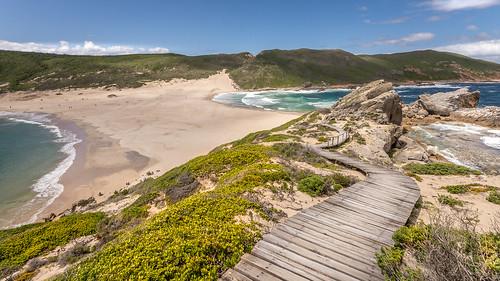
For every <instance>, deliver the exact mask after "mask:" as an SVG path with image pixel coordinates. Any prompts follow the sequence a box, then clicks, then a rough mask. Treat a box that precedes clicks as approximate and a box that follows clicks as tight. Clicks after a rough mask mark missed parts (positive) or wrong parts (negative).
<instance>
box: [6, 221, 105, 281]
mask: <svg viewBox="0 0 500 281" xmlns="http://www.w3.org/2000/svg"><path fill="white" fill-rule="evenodd" d="M104 217H105V215H104V214H103V213H86V214H80V213H77V214H72V215H69V216H65V217H62V218H61V219H59V220H56V221H52V222H44V223H35V224H28V225H24V226H21V227H17V228H13V229H7V230H0V274H1V275H0V276H2V277H5V276H6V275H7V274H9V273H11V272H13V271H15V270H16V269H17V268H19V267H20V266H21V265H23V264H24V263H26V262H27V261H28V260H29V259H31V258H34V257H37V256H40V255H43V254H45V253H47V252H49V251H51V250H53V249H55V248H56V247H57V246H61V245H65V244H67V243H68V242H69V241H71V240H73V239H75V238H78V237H81V236H86V235H91V234H95V233H96V231H97V225H98V224H99V223H100V222H101V221H102V220H103V219H104Z"/></svg>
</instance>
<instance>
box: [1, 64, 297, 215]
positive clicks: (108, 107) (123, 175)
mask: <svg viewBox="0 0 500 281" xmlns="http://www.w3.org/2000/svg"><path fill="white" fill-rule="evenodd" d="M235 90H236V89H235V87H234V84H233V82H232V80H231V79H230V78H229V76H228V75H227V74H226V73H219V74H216V75H213V76H210V77H209V78H206V79H199V80H173V81H170V82H154V83H149V84H147V85H145V86H143V87H140V88H133V89H122V90H119V89H111V90H110V89H102V88H100V89H81V90H60V91H43V92H31V93H9V94H4V95H1V96H0V111H11V112H44V113H50V114H54V116H55V117H56V118H57V119H58V120H59V121H58V122H59V124H60V125H61V126H62V127H63V128H65V129H69V130H73V131H75V130H76V131H77V132H76V133H77V135H79V136H80V137H81V138H83V139H84V141H83V142H81V143H80V144H77V145H76V148H77V156H76V160H75V162H74V164H73V166H72V167H71V168H70V169H69V170H68V172H67V173H66V174H65V175H64V176H63V177H62V178H61V183H63V185H64V191H63V193H62V194H61V195H60V196H59V197H58V198H57V199H56V200H55V201H54V202H53V203H52V204H51V205H50V206H49V207H48V208H47V209H46V210H45V211H44V212H43V214H42V215H41V216H40V217H44V216H47V215H48V214H50V213H51V212H54V213H58V212H61V211H63V210H64V209H66V208H69V207H71V205H72V204H73V203H74V202H76V201H78V200H80V199H86V198H88V197H90V196H93V197H95V198H96V199H97V200H98V201H102V200H104V199H105V198H107V197H108V196H109V195H111V194H112V193H113V192H114V191H115V190H118V189H120V188H122V187H124V186H126V183H130V184H133V183H135V182H138V181H139V180H141V179H142V178H144V177H145V176H146V175H145V174H146V172H148V171H153V172H154V173H155V175H159V174H162V173H164V172H165V171H167V170H169V169H171V168H173V167H175V166H177V165H180V164H182V163H184V162H186V161H188V160H190V159H191V158H193V157H196V156H198V155H203V154H206V153H208V152H209V151H210V150H212V149H213V148H215V147H216V146H218V145H220V144H223V143H227V142H230V141H232V140H235V139H238V138H241V137H243V136H245V135H246V134H248V133H250V132H253V131H258V130H263V129H269V128H273V127H275V126H278V125H280V124H282V123H285V122H287V121H289V120H291V119H293V118H296V117H297V116H298V114H295V113H282V112H271V111H263V110H253V109H246V108H237V107H231V106H227V105H222V104H218V103H215V102H213V101H211V98H212V97H213V96H214V95H215V94H217V93H220V92H227V91H235ZM99 193H102V195H101V196H99Z"/></svg>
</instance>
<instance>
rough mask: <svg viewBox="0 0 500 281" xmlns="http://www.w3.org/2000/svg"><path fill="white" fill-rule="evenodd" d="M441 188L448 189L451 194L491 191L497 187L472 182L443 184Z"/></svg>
mask: <svg viewBox="0 0 500 281" xmlns="http://www.w3.org/2000/svg"><path fill="white" fill-rule="evenodd" d="M442 189H446V191H448V192H449V193H451V194H462V193H466V192H486V191H493V190H496V189H497V188H496V187H494V186H490V185H483V184H479V183H472V184H459V185H447V186H443V187H442Z"/></svg>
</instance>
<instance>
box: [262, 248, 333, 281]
mask: <svg viewBox="0 0 500 281" xmlns="http://www.w3.org/2000/svg"><path fill="white" fill-rule="evenodd" d="M252 255H254V256H256V257H260V258H262V259H265V260H267V261H269V262H273V263H276V264H278V265H280V266H281V267H283V268H287V269H288V270H290V271H292V272H295V273H298V274H304V273H305V274H307V276H308V279H310V280H325V281H326V280H331V278H330V277H328V276H326V275H324V274H322V273H321V272H318V271H315V270H313V269H311V268H309V267H307V266H306V265H304V264H302V263H300V261H296V260H291V259H289V258H288V257H287V256H286V255H281V254H279V253H276V252H273V251H270V250H268V249H265V248H264V247H255V248H254V249H253V251H252Z"/></svg>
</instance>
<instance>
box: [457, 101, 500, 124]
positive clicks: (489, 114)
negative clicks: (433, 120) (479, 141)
mask: <svg viewBox="0 0 500 281" xmlns="http://www.w3.org/2000/svg"><path fill="white" fill-rule="evenodd" d="M450 116H451V117H452V118H453V119H454V120H457V121H464V122H472V123H475V124H480V125H483V126H488V127H495V128H499V127H500V107H497V106H486V107H481V108H464V109H460V110H457V111H454V112H451V114H450Z"/></svg>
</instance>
